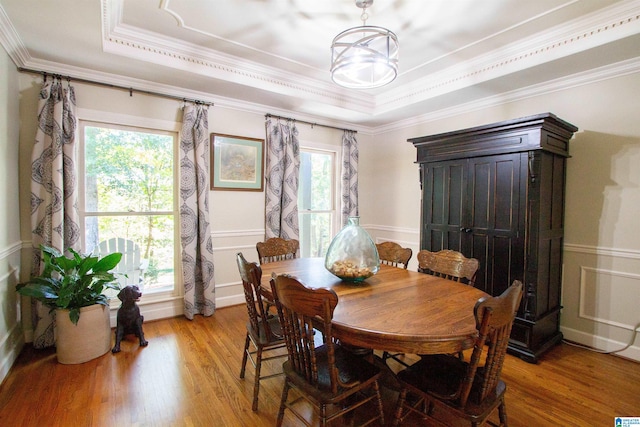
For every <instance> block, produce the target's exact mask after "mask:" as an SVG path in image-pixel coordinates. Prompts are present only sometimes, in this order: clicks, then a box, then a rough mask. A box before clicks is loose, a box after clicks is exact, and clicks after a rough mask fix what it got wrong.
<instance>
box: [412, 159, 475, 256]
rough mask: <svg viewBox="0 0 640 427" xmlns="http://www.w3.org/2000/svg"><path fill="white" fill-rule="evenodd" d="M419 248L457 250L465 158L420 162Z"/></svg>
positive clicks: (461, 217) (463, 193) (459, 238)
mask: <svg viewBox="0 0 640 427" xmlns="http://www.w3.org/2000/svg"><path fill="white" fill-rule="evenodd" d="M423 168H424V170H423V215H424V218H425V220H424V222H423V230H422V239H421V240H422V247H424V248H425V249H428V250H431V251H439V250H441V249H453V250H459V248H460V244H461V243H460V241H461V228H462V219H463V211H462V209H463V201H464V199H465V170H466V161H464V160H463V161H459V160H458V161H451V162H442V163H437V164H426V165H423Z"/></svg>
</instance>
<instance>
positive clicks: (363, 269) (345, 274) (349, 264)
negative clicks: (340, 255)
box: [327, 260, 378, 282]
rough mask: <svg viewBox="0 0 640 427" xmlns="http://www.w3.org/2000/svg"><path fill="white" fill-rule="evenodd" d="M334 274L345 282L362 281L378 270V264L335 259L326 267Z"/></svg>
mask: <svg viewBox="0 0 640 427" xmlns="http://www.w3.org/2000/svg"><path fill="white" fill-rule="evenodd" d="M327 269H328V270H329V271H330V272H331V274H334V275H336V276H338V277H339V278H341V279H342V280H344V281H347V282H362V281H363V280H365V279H367V278H369V277H371V276H373V275H374V274H376V273H377V272H378V266H373V267H369V266H366V265H358V264H356V263H355V262H353V261H349V260H346V261H335V262H334V263H333V264H332V265H331V266H330V267H328V268H327Z"/></svg>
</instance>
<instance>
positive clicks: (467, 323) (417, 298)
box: [261, 258, 489, 354]
mask: <svg viewBox="0 0 640 427" xmlns="http://www.w3.org/2000/svg"><path fill="white" fill-rule="evenodd" d="M261 268H262V281H261V286H262V288H263V290H264V291H265V292H266V293H268V294H269V295H270V294H271V287H270V279H271V276H272V273H276V274H289V275H291V276H293V277H295V278H297V279H298V280H299V281H300V282H301V283H303V284H304V285H306V286H307V287H310V288H328V289H333V290H334V291H335V292H336V294H337V295H338V305H337V307H336V309H335V311H334V314H333V322H332V328H333V334H334V336H335V337H336V338H338V339H339V340H340V341H341V342H344V343H347V344H350V345H353V346H357V347H362V348H368V349H373V350H384V351H390V352H404V353H413V354H441V353H455V352H458V351H462V350H466V349H468V348H471V347H472V346H473V343H474V340H475V338H476V336H477V329H476V325H475V318H474V315H473V307H474V305H475V303H476V301H478V299H479V298H482V297H488V296H489V295H488V294H486V293H485V292H483V291H481V290H479V289H476V288H474V287H473V286H469V285H465V284H462V283H458V282H454V281H451V280H447V279H443V278H439V277H435V276H431V275H429V274H425V273H418V272H416V271H410V270H405V269H402V268H397V267H391V266H388V265H381V266H380V270H379V271H378V273H377V274H375V275H374V276H371V277H369V278H368V279H366V280H365V281H363V282H359V283H353V282H347V281H343V280H341V279H340V278H338V277H337V276H334V275H333V274H332V273H330V272H329V271H328V270H327V269H325V267H324V259H323V258H295V259H290V260H284V261H277V262H272V263H267V264H263V265H261Z"/></svg>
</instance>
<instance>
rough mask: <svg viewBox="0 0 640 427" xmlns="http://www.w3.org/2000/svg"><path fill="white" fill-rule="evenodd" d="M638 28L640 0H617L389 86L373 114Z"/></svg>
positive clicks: (591, 47)
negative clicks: (392, 87) (406, 82)
mask: <svg viewBox="0 0 640 427" xmlns="http://www.w3.org/2000/svg"><path fill="white" fill-rule="evenodd" d="M638 33H640V1H638V0H635V1H632V2H624V3H622V4H619V5H613V6H611V7H609V8H606V9H602V10H599V11H597V12H594V13H591V14H589V15H586V16H584V17H581V18H580V19H576V20H574V21H571V22H567V23H564V24H562V25H559V26H556V27H555V28H554V29H553V30H550V31H545V32H543V33H539V34H536V35H534V36H532V37H530V38H528V39H525V40H520V41H518V42H516V43H512V44H510V45H507V46H503V47H501V48H500V49H496V50H494V51H493V52H490V53H488V54H486V55H483V56H481V57H477V58H474V59H472V60H470V61H465V62H463V63H460V64H458V65H456V66H453V67H449V68H447V69H444V70H441V71H439V72H437V73H432V74H430V75H427V76H425V77H422V78H421V79H419V80H417V81H414V82H413V83H412V84H411V85H405V86H404V87H401V88H399V89H397V90H393V91H387V92H385V93H383V94H381V95H379V96H378V97H377V98H376V108H375V113H384V112H388V111H392V110H395V109H398V108H401V107H406V106H407V105H410V104H414V103H416V102H420V101H424V100H427V99H431V98H435V97H436V96H440V95H444V94H446V93H449V92H453V91H455V90H460V89H463V88H466V87H470V86H473V85H475V84H478V83H481V82H485V81H489V80H493V79H496V78H499V77H503V76H506V75H509V74H513V73H515V72H518V71H522V70H525V69H527V68H531V67H535V66H537V65H541V64H544V63H548V62H551V61H554V60H557V59H560V58H563V57H566V56H569V55H573V54H576V53H579V52H584V51H587V50H589V49H593V48H595V47H598V46H601V45H604V44H606V43H609V42H612V41H615V40H619V39H622V38H625V37H628V36H631V35H635V34H638ZM375 113H374V114H375Z"/></svg>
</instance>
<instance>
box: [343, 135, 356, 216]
mask: <svg viewBox="0 0 640 427" xmlns="http://www.w3.org/2000/svg"><path fill="white" fill-rule="evenodd" d="M341 213H342V225H343V226H344V225H346V224H347V219H348V218H349V217H350V216H358V141H357V140H356V133H355V131H351V130H345V131H344V134H343V135H342V209H341Z"/></svg>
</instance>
